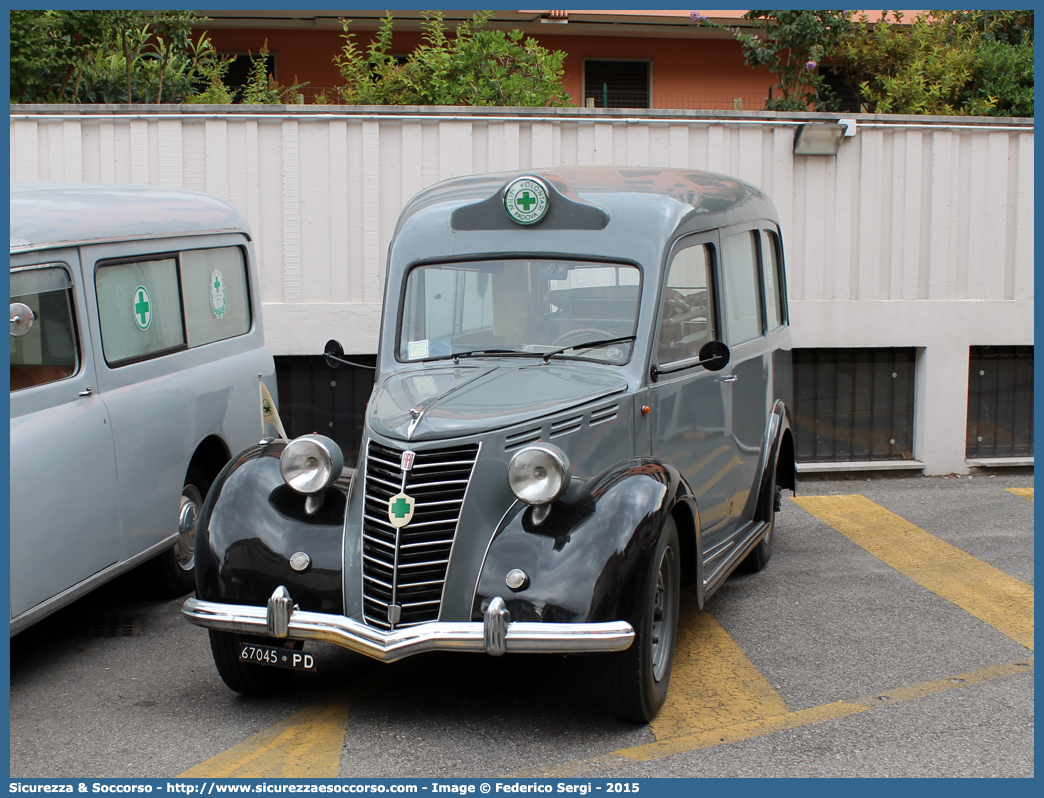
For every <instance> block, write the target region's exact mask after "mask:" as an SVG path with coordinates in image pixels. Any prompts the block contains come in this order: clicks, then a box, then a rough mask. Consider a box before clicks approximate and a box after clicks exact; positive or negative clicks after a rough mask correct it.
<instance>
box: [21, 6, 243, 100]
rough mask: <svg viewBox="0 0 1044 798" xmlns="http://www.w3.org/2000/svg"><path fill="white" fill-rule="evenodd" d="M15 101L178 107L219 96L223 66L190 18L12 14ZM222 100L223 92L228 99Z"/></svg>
mask: <svg viewBox="0 0 1044 798" xmlns="http://www.w3.org/2000/svg"><path fill="white" fill-rule="evenodd" d="M10 20H11V99H12V100H13V101H16V102H58V103H61V102H88V103H92V102H104V103H117V102H181V101H184V100H185V99H187V98H191V97H193V96H195V95H196V94H197V93H198V91H199V90H200V89H203V90H205V91H207V92H209V94H210V96H211V97H212V98H218V99H222V94H221V92H220V91H219V90H218V89H219V87H220V86H221V77H222V75H223V74H224V72H225V70H226V69H227V63H226V62H224V61H222V60H221V59H219V58H218V56H217V53H216V52H215V50H214V47H213V45H212V44H211V41H210V39H209V37H208V36H207V35H206V34H203V35H202V36H200V37H198V38H197V39H195V40H193V39H192V37H191V29H192V26H193V25H194V24H198V23H199V22H202V21H205V19H204V18H200V17H197V16H196V15H195V14H194V13H193V12H191V11H73V10H58V11H11V12H10ZM225 94H226V96H227V92H226V93H225Z"/></svg>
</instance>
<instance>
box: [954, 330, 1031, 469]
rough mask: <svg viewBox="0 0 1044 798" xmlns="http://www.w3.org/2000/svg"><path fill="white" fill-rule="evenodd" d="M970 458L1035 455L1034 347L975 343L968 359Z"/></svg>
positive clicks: (968, 454)
mask: <svg viewBox="0 0 1044 798" xmlns="http://www.w3.org/2000/svg"><path fill="white" fill-rule="evenodd" d="M965 450H966V452H967V456H968V458H970V459H978V458H993V457H1032V456H1033V347H1032V346H973V347H970V352H969V358H968V434H967V443H966V447H965Z"/></svg>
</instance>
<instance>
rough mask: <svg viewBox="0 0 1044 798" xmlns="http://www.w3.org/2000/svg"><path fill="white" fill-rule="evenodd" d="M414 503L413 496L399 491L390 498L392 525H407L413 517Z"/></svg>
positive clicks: (389, 518)
mask: <svg viewBox="0 0 1044 798" xmlns="http://www.w3.org/2000/svg"><path fill="white" fill-rule="evenodd" d="M414 504H415V502H414V500H413V498H412V497H410V496H407V495H406V494H405V493H399V494H397V495H395V496H392V497H391V498H390V499H388V520H389V521H390V522H391V525H392V526H393V527H395V528H396V529H398V528H399V527H404V526H406V525H407V524H408V523H409V522H410V521H411V520H412V518H413V506H414Z"/></svg>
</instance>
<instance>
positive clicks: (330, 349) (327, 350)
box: [323, 338, 344, 369]
mask: <svg viewBox="0 0 1044 798" xmlns="http://www.w3.org/2000/svg"><path fill="white" fill-rule="evenodd" d="M323 355H324V356H325V357H326V365H328V366H329V367H330V368H332V369H335V368H337V367H338V366H339V365H341V363H342V362H343V360H344V347H343V346H341V342H340V341H337V340H335V339H333V338H331V339H330V340H329V341H327V342H326V346H325V347H323Z"/></svg>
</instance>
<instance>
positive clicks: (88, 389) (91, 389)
mask: <svg viewBox="0 0 1044 798" xmlns="http://www.w3.org/2000/svg"><path fill="white" fill-rule="evenodd" d="M92 393H94V386H93V385H88V386H87V387H86V388H84V389H83V390H82V391H80V393H79V394H78V395H79V396H90V395H91V394H92Z"/></svg>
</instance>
